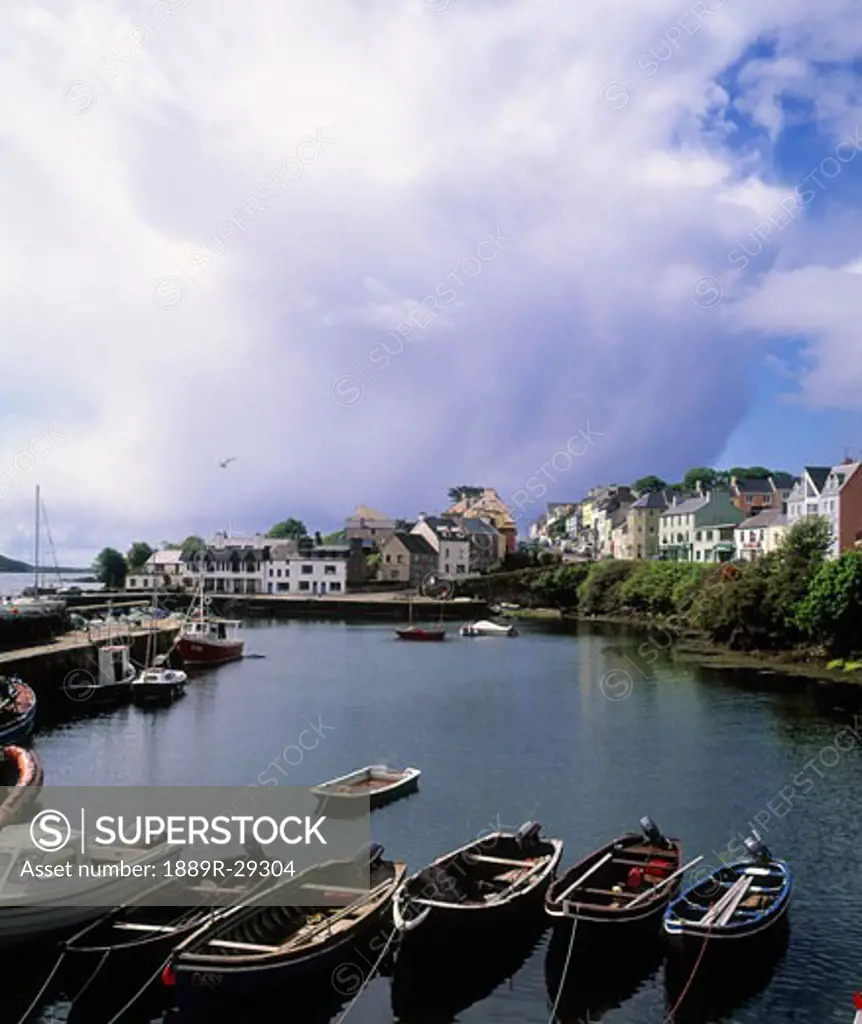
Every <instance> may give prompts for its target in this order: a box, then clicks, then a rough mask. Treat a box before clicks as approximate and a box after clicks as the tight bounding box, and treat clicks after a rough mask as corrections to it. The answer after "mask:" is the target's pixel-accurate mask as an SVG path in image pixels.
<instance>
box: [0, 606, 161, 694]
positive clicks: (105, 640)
mask: <svg viewBox="0 0 862 1024" xmlns="http://www.w3.org/2000/svg"><path fill="white" fill-rule="evenodd" d="M178 632H179V623H178V622H176V621H173V622H165V623H157V624H155V625H154V626H153V627H152V628H148V627H144V628H140V629H131V630H125V631H123V630H122V629H121V628H120V627H119V626H111V627H110V628H109V627H107V626H106V627H104V628H103V629H101V630H97V629H93V630H91V631H90V632H89V634H88V633H87V631H86V630H81V631H77V632H74V633H67V634H65V635H64V636H62V637H58V638H57V639H56V640H53V641H48V642H46V643H43V644H39V645H37V646H35V647H27V648H24V649H22V650H17V651H4V652H3V653H0V674H3V675H8V676H20V677H21V679H22V680H23V681H24V682H25V683H27V684H28V685H29V686H32V687H33V689H34V690H35V691H36V695H37V696H38V697H39V698H40V699H42V700H53V699H62V698H63V680H64V679H67V678H68V677H69V676H70V675H71V673H73V672H75V671H79V672H80V671H82V670H83V671H86V672H95V670H96V666H97V663H98V657H97V655H96V649H97V648H98V647H103V646H105V645H106V644H112V643H113V644H119V643H127V644H128V645H129V649H130V654H131V658H132V661H133V662H134V663H135V664H139V665H142V664H144V662H145V660H146V658H147V653H148V647H149V653H150V655H151V656H152V657H155V655H156V654H164V653H165V652H166V651H168V650H169V649H170V647H171V645H172V644H173V642H174V640H175V638H176V636H177V633H178Z"/></svg>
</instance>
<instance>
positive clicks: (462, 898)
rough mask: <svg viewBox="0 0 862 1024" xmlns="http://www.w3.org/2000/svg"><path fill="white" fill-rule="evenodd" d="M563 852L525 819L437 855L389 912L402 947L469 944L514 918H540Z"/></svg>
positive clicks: (556, 842)
mask: <svg viewBox="0 0 862 1024" xmlns="http://www.w3.org/2000/svg"><path fill="white" fill-rule="evenodd" d="M562 854H563V841H562V840H561V839H546V838H545V837H543V836H542V826H541V825H540V824H538V822H533V821H528V822H526V823H525V824H523V825H522V826H521V827H520V828H519V829H518V830H517V831H516V832H507V831H499V832H492V833H491V834H490V835H488V836H486V837H485V838H483V839H476V840H474V841H473V842H471V843H468V844H467V845H466V846H462V847H461V848H460V849H458V850H455V851H453V852H452V853H447V854H445V855H444V856H442V857H439V858H438V859H437V860H435V861H434V862H433V863H432V864H430V865H429V866H428V867H427V868H425V869H424V870H422V871H419V872H417V873H416V874H414V875H413V876H412V877H411V878H409V879H408V880H407V882H406V883H405V885H404V887H403V888H402V889H401V890H400V891H399V892H398V894H397V895H396V897H395V903H394V907H393V914H394V919H395V927H396V929H397V930H398V932H399V934H400V938H401V944H402V946H404V947H405V948H406V947H408V946H409V947H416V946H421V945H422V944H423V943H428V944H430V945H439V944H444V943H451V942H453V941H458V942H467V943H469V942H471V941H474V940H476V939H477V938H478V937H479V936H480V935H482V934H488V929H490V930H491V932H493V930H494V929H495V928H497V927H498V926H501V925H503V924H508V923H509V922H511V921H512V920H513V919H517V918H519V917H523V916H529V915H530V914H531V913H533V912H538V913H539V914H541V910H542V901H543V899H544V896H545V892H546V891H547V888H548V886H549V885H550V884H551V880H552V878H553V876H554V874H555V872H556V870H557V866H558V865H559V862H560V858H561V857H562Z"/></svg>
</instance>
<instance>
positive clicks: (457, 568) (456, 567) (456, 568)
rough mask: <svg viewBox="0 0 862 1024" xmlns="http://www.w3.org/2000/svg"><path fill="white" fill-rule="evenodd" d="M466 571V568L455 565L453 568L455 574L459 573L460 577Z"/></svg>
mask: <svg viewBox="0 0 862 1024" xmlns="http://www.w3.org/2000/svg"><path fill="white" fill-rule="evenodd" d="M466 571H467V567H466V566H465V565H456V566H455V572H457V573H460V574H461V575H462V576H463V575H464V573H465V572H466Z"/></svg>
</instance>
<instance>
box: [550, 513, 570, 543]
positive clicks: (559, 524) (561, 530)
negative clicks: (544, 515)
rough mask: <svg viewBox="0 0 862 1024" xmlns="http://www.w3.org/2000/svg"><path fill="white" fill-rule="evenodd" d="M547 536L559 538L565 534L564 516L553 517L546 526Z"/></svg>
mask: <svg viewBox="0 0 862 1024" xmlns="http://www.w3.org/2000/svg"><path fill="white" fill-rule="evenodd" d="M548 536H549V537H551V538H553V539H559V538H561V537H565V536H566V518H565V516H562V517H561V518H560V519H555V520H554V521H553V522H552V523H551V525H550V526H549V527H548Z"/></svg>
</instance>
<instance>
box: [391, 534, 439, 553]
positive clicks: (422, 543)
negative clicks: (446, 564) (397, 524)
mask: <svg viewBox="0 0 862 1024" xmlns="http://www.w3.org/2000/svg"><path fill="white" fill-rule="evenodd" d="M393 537H394V538H395V539H396V540H399V541H400V542H401V543H402V544H403V545H404V547H405V548H407V550H408V551H409V552H410V554H411V555H433V557H434V558H436V557H437V552H436V551H435V550H434V548H432V547H431V545H430V544H429V543H428V541H427V540H425V538H424V537H423V536H422V534H421V533H393V534H392V537H390V538H389V540H391V539H392V538H393ZM389 540H387V541H386V544H388V543H389ZM384 546H385V544H384Z"/></svg>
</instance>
